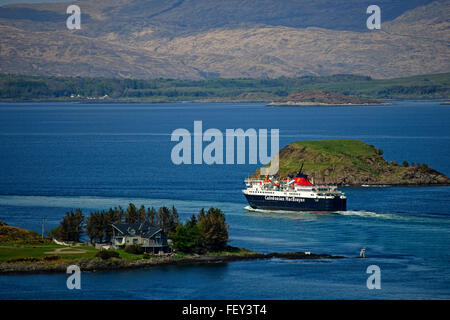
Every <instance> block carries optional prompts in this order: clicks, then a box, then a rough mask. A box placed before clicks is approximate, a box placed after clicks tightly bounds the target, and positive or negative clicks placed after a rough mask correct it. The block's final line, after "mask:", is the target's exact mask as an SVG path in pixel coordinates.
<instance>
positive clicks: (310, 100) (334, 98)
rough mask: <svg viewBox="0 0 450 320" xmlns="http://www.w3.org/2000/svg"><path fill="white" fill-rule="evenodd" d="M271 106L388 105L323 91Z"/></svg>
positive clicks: (295, 95)
mask: <svg viewBox="0 0 450 320" xmlns="http://www.w3.org/2000/svg"><path fill="white" fill-rule="evenodd" d="M268 105H269V106H369V105H388V103H384V102H382V101H380V100H376V99H368V98H359V97H354V96H350V95H345V94H341V93H336V92H331V91H323V90H305V91H299V92H294V93H291V94H289V95H288V96H287V97H285V98H283V99H280V100H278V101H274V102H271V103H269V104H268Z"/></svg>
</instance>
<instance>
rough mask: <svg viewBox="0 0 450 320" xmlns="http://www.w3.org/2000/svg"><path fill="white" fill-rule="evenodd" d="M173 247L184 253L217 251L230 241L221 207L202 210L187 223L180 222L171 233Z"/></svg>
mask: <svg viewBox="0 0 450 320" xmlns="http://www.w3.org/2000/svg"><path fill="white" fill-rule="evenodd" d="M169 238H170V239H172V241H173V248H174V249H175V250H177V251H180V252H184V253H194V252H195V253H201V252H217V251H221V250H224V249H225V248H226V247H227V243H228V225H227V224H226V223H225V215H224V214H223V213H222V211H221V210H220V209H217V208H210V209H209V210H208V212H207V213H205V210H204V209H202V210H200V212H199V214H198V217H196V216H195V215H192V216H191V219H190V220H188V221H186V223H185V224H179V225H178V226H177V227H176V229H175V231H174V232H172V233H170V234H169Z"/></svg>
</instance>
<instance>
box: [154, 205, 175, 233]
mask: <svg viewBox="0 0 450 320" xmlns="http://www.w3.org/2000/svg"><path fill="white" fill-rule="evenodd" d="M157 216H158V220H159V227H160V228H162V229H163V231H164V232H167V233H169V232H174V231H175V229H176V228H177V225H178V212H177V209H175V207H174V206H172V209H169V208H167V207H166V206H163V207H161V208H159V210H158V212H157Z"/></svg>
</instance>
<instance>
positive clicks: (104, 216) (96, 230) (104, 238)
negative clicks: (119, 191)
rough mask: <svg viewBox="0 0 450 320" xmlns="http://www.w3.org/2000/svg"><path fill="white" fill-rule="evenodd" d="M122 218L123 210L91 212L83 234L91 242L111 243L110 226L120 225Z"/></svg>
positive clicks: (111, 232) (111, 230)
mask: <svg viewBox="0 0 450 320" xmlns="http://www.w3.org/2000/svg"><path fill="white" fill-rule="evenodd" d="M123 216H124V212H123V209H122V208H121V207H119V208H114V209H113V208H110V209H109V211H106V212H105V211H101V212H99V211H96V212H91V214H90V215H89V217H88V219H87V221H86V226H85V232H86V234H87V235H88V237H89V238H90V239H91V243H93V242H111V240H112V237H113V229H112V225H113V224H116V223H120V222H121V221H122V217H123Z"/></svg>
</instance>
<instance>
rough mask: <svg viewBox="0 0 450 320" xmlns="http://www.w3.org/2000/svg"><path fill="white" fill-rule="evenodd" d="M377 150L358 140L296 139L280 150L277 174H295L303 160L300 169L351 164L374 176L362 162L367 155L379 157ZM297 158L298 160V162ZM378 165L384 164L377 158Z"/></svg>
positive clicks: (385, 164)
mask: <svg viewBox="0 0 450 320" xmlns="http://www.w3.org/2000/svg"><path fill="white" fill-rule="evenodd" d="M381 153H382V152H381V151H380V150H378V149H377V148H375V147H374V146H371V145H368V144H365V143H364V142H363V141H360V140H347V139H338V140H315V141H297V142H294V143H292V144H291V145H290V146H289V150H286V151H285V152H283V150H281V151H280V169H279V172H280V175H281V176H282V177H284V176H286V175H287V174H288V173H289V174H292V173H296V172H297V171H298V170H299V169H300V166H301V164H302V163H303V164H304V166H303V171H305V172H320V171H322V170H324V169H326V168H330V167H335V168H338V167H343V166H347V167H353V168H357V169H360V170H362V171H368V172H371V173H373V174H375V175H378V174H379V172H378V171H377V169H376V168H374V167H372V166H370V165H368V164H367V162H366V161H364V160H365V159H366V158H368V157H373V158H375V159H380V158H381ZM299 159H301V161H299ZM378 163H379V164H380V165H381V166H387V165H388V164H387V163H385V162H384V161H378Z"/></svg>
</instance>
